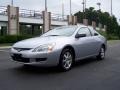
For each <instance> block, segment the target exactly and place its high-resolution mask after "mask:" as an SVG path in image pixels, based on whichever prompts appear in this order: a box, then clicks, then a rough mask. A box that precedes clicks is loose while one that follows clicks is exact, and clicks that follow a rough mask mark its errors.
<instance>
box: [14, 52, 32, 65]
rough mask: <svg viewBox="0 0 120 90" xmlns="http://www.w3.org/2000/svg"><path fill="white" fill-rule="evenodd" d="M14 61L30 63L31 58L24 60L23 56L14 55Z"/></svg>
mask: <svg viewBox="0 0 120 90" xmlns="http://www.w3.org/2000/svg"><path fill="white" fill-rule="evenodd" d="M12 59H13V60H15V61H19V62H24V63H29V62H30V60H29V58H23V57H22V55H21V54H14V55H13V56H12Z"/></svg>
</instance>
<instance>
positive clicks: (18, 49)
mask: <svg viewBox="0 0 120 90" xmlns="http://www.w3.org/2000/svg"><path fill="white" fill-rule="evenodd" d="M14 49H15V50H17V51H27V50H31V49H32V48H17V47H14Z"/></svg>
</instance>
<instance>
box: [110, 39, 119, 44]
mask: <svg viewBox="0 0 120 90" xmlns="http://www.w3.org/2000/svg"><path fill="white" fill-rule="evenodd" d="M116 43H120V40H109V41H108V44H110V45H111V44H116Z"/></svg>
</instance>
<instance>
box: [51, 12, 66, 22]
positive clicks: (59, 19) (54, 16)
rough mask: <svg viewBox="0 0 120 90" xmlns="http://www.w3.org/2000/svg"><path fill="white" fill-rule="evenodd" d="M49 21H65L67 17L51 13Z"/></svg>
mask: <svg viewBox="0 0 120 90" xmlns="http://www.w3.org/2000/svg"><path fill="white" fill-rule="evenodd" d="M51 19H52V20H55V21H67V15H61V14H55V13H51Z"/></svg>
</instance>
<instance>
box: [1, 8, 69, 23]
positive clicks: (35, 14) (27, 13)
mask: <svg viewBox="0 0 120 90" xmlns="http://www.w3.org/2000/svg"><path fill="white" fill-rule="evenodd" d="M0 15H8V14H7V7H6V6H0ZM19 17H23V18H34V19H43V15H42V12H41V11H36V10H27V9H19ZM51 19H52V20H53V21H67V15H61V14H55V13H51Z"/></svg>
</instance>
